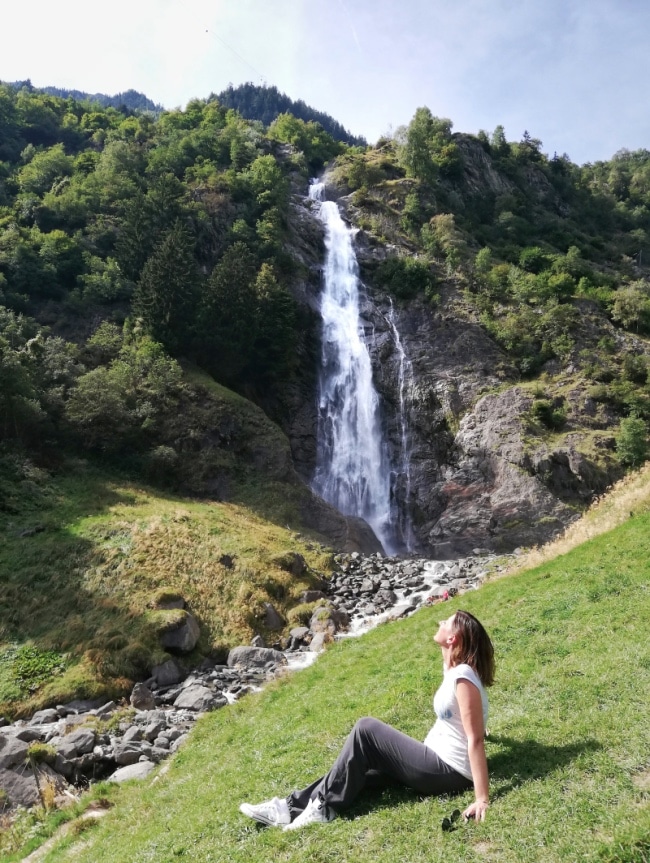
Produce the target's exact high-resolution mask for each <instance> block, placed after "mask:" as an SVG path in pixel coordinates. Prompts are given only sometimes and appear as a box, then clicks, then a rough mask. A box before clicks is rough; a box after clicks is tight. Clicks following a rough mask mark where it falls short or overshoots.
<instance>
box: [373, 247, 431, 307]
mask: <svg viewBox="0 0 650 863" xmlns="http://www.w3.org/2000/svg"><path fill="white" fill-rule="evenodd" d="M376 276H377V281H378V283H379V284H380V285H381V286H382V287H383V288H385V289H386V290H387V291H389V292H390V293H391V294H393V296H395V297H398V298H399V299H401V300H409V299H412V298H413V297H416V296H418V295H421V294H424V296H426V297H427V299H430V300H434V299H435V297H436V290H435V289H436V283H435V278H434V276H433V273H432V271H431V267H430V266H429V265H428V264H427V262H426V261H421V260H418V259H417V258H406V257H403V258H387V259H386V260H385V261H382V263H381V264H380V265H379V266H378V267H377V273H376Z"/></svg>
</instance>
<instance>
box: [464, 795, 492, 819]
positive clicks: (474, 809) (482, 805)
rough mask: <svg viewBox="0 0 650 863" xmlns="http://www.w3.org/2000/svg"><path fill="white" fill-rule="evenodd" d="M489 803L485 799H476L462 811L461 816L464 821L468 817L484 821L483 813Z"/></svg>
mask: <svg viewBox="0 0 650 863" xmlns="http://www.w3.org/2000/svg"><path fill="white" fill-rule="evenodd" d="M489 805H490V804H489V803H488V801H487V800H477V801H476V802H475V803H472V805H471V806H468V807H467V809H466V810H465V811H464V812H463V818H464V819H465V821H468V820H469V819H470V818H474V819H475V820H476V821H485V813H486V811H487V809H488V806H489Z"/></svg>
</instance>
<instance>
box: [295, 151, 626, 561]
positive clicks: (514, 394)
mask: <svg viewBox="0 0 650 863" xmlns="http://www.w3.org/2000/svg"><path fill="white" fill-rule="evenodd" d="M479 155H480V154H479ZM492 179H493V181H494V183H495V184H497V185H498V184H499V183H501V180H500V179H499V178H498V177H494V178H492ZM330 196H331V197H332V198H336V199H337V200H338V202H339V206H340V207H342V209H343V210H344V212H346V214H347V217H348V218H349V219H350V220H351V221H352V222H353V220H354V208H353V207H352V206H351V204H350V200H349V199H348V198H346V197H345V196H342V195H341V194H340V190H336V189H332V190H331V194H330ZM292 231H293V237H292V245H293V253H294V255H296V254H298V255H299V256H300V260H301V262H302V263H303V265H304V268H305V273H306V274H307V275H306V277H305V278H304V280H303V281H302V282H301V283H300V284H299V285H298V286H297V287H296V294H297V296H298V298H299V300H300V301H301V302H302V303H303V304H304V305H306V306H307V307H308V308H309V309H310V310H311V313H312V321H313V322H314V318H313V314H314V310H316V309H317V298H318V292H319V286H320V275H319V274H320V266H321V262H322V257H321V255H322V230H321V227H320V224H319V222H318V221H317V219H316V217H315V216H314V215H313V214H312V213H310V207H309V204H308V203H305V204H304V205H303V204H301V203H297V204H296V207H295V209H294V218H293V221H292ZM356 245H357V255H358V258H359V262H360V265H361V269H362V274H366V273H368V272H370V273H371V272H372V270H371V269H366V268H365V265H367V264H373V263H376V262H377V260H381V259H382V258H383V257H384V256H385V255H386V254H387V250H386V249H385V248H382V247H381V246H378V245H377V244H376V243H372V242H370V241H369V240H368V238H367V237H366V236H365V235H364V234H363V232H359V234H358V235H357V244H356ZM365 289H366V295H365V301H364V303H363V306H362V318H363V322H364V325H365V329H366V335H367V339H368V343H369V346H370V352H371V358H372V362H373V368H374V376H375V382H376V386H377V389H378V391H379V393H380V396H381V398H382V401H383V406H384V421H385V424H386V433H387V438H388V441H389V445H390V448H391V451H392V455H393V461H394V463H397V462H398V461H399V458H400V448H401V446H402V440H401V438H402V426H401V422H400V417H399V405H400V382H399V375H400V353H399V350H398V345H397V343H396V338H395V332H394V328H396V329H397V331H398V333H399V337H400V341H401V346H402V349H403V351H404V353H405V355H406V357H407V358H408V374H407V378H406V380H405V381H404V384H403V389H402V396H403V401H404V409H405V425H406V428H407V430H408V436H409V451H410V454H409V457H410V491H409V493H408V495H407V490H406V488H405V487H403V486H402V487H398V488H397V489H396V495H397V496H398V498H399V499H400V501H399V502H400V506H401V507H402V508H403V510H405V511H406V512H407V513H408V515H409V518H410V520H411V523H412V528H413V535H414V539H415V544H416V546H417V548H416V549H415V548H414V550H417V551H419V552H421V553H424V554H427V555H429V556H431V557H438V558H450V557H455V556H461V555H465V554H467V553H471V551H472V550H473V549H475V548H477V547H480V548H487V549H490V550H493V551H500V552H502V551H510V550H512V549H514V548H515V547H517V546H520V545H525V546H529V545H535V544H539V543H543V542H545V541H547V540H548V539H550V538H551V537H552V536H553V535H555V534H556V533H558V532H559V531H561V530H562V528H563V527H564V526H566V524H568V523H569V522H570V521H571V520H572V519H573V518H575V517H576V516H577V515H578V513H579V511H580V509H581V508H582V507H583V506H584V505H585V504H586V503H587V502H588V501H589V500H591V499H592V497H593V496H594V495H595V494H598V493H600V492H602V491H603V490H604V489H605V488H606V487H607V485H609V484H610V483H611V482H612V481H613V480H614V479H615V478H616V477H617V476H618V475H620V469H619V467H618V465H617V464H616V462H615V459H614V458H613V457H612V453H611V450H612V448H613V438H612V435H611V426H612V425H613V418H612V417H607V416H606V410H605V412H604V413H603V409H601V408H598V410H597V411H596V412H595V413H597V414H598V416H595V413H594V410H592V409H591V408H593V405H592V406H591V408H590V406H589V398H588V395H587V393H586V390H585V387H584V386H582V385H581V384H580V383H579V381H578V382H576V384H575V386H574V387H573V388H570V387H569V389H568V390H567V392H568V396H567V398H566V399H565V404H566V406H567V407H568V417H567V419H568V423H567V432H566V434H563V435H552V434H547V433H544V432H543V430H540V428H539V427H538V426H536V425H535V422H534V419H533V417H532V415H531V407H532V405H533V401H534V398H535V396H534V392H533V390H532V389H531V385H530V384H528V385H526V384H521V383H520V381H519V374H518V372H517V370H516V368H515V367H514V365H513V364H512V363H511V362H510V360H509V359H508V357H507V355H506V354H505V353H504V352H503V351H501V350H500V348H499V347H498V346H497V345H496V344H495V343H494V342H493V341H492V339H491V338H490V337H489V336H488V334H487V333H486V332H485V330H484V329H483V328H482V327H481V326H480V325H479V324H478V323H476V322H473V321H472V320H471V318H470V317H469V316H468V315H464V314H463V313H462V308H461V304H460V303H459V298H458V295H457V292H456V291H455V287H454V285H453V283H450V284H447V285H445V286H443V290H442V299H441V302H440V303H439V305H438V306H436V307H434V306H432V305H431V304H430V303H428V302H427V301H425V300H420V299H418V300H414V301H411V302H410V303H408V304H397V302H396V301H394V302H391V299H390V298H389V297H388V296H387V295H386V294H385V293H383V292H382V291H381V290H379V289H378V288H377V287H376V286H373V285H372V283H371V281H370V279H367V280H366V282H365ZM318 338H319V334H318V330H317V327H316V326H315V325H314V329H313V331H312V333H311V334H310V339H312V340H313V342H314V346H315V347H317V344H318ZM317 356H318V354H317V351H315V352H314V353H313V354H312V359H314V358H315V359H316V360H317ZM566 375H567V383H568V384H570V382H571V369H568V370H567V372H566ZM303 384H304V385H303V386H302V388H301V391H300V392H297V391H296V392H294V393H293V394H292V396H291V397H292V399H293V409H292V411H291V414H290V415H289V416H287V417H286V421H285V422H284V428H285V431H286V432H287V434H288V436H289V439H290V441H291V448H292V453H293V457H294V462H295V464H296V468H297V470H298V472H299V473H300V475H301V476H302V477H303V478H304V479H306V480H308V479H309V478H310V476H311V473H312V471H313V466H314V461H315V443H316V399H317V393H316V376H315V374H314V373H313V371H311V370H308V369H306V370H305V374H304V376H303ZM590 411H591V417H590ZM590 447H591V448H592V450H594V451H593V452H590ZM594 447H595V449H594Z"/></svg>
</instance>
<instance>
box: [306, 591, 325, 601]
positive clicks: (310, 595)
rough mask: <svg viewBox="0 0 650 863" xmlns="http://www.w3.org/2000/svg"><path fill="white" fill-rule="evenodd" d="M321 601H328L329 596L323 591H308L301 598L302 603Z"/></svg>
mask: <svg viewBox="0 0 650 863" xmlns="http://www.w3.org/2000/svg"><path fill="white" fill-rule="evenodd" d="M321 599H327V594H325V593H323V591H322V590H306V591H305V592H304V593H303V594H301V596H300V602H318V601H319V600H321Z"/></svg>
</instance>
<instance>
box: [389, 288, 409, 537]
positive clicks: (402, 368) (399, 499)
mask: <svg viewBox="0 0 650 863" xmlns="http://www.w3.org/2000/svg"><path fill="white" fill-rule="evenodd" d="M386 320H387V321H388V325H389V326H390V329H391V332H392V334H393V341H394V343H395V348H396V350H397V355H398V357H399V364H398V367H397V393H398V396H399V430H400V453H399V462H398V464H397V469H396V472H395V476H394V478H393V483H392V486H393V494H392V496H391V497H392V502H393V509H394V510H395V512H394V520H395V523H396V525H397V534H398V538H399V540H400V541H401V542H402V544H403V546H404V548H405V550H406V551H413V550H414V548H415V545H416V541H415V535H414V533H413V525H412V522H411V518H410V516H409V511H410V501H411V436H410V435H409V430H408V421H407V414H406V395H407V392H408V388H409V387H410V386H411V384H412V381H413V366H412V365H411V361H410V360H409V358H408V357H407V355H406V351H405V350H404V345H403V344H402V339H401V338H400V334H399V330H398V329H397V325H396V324H395V308H394V306H393V302H392V300H391V303H390V312H389V313H388V317H387V319H386Z"/></svg>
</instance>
